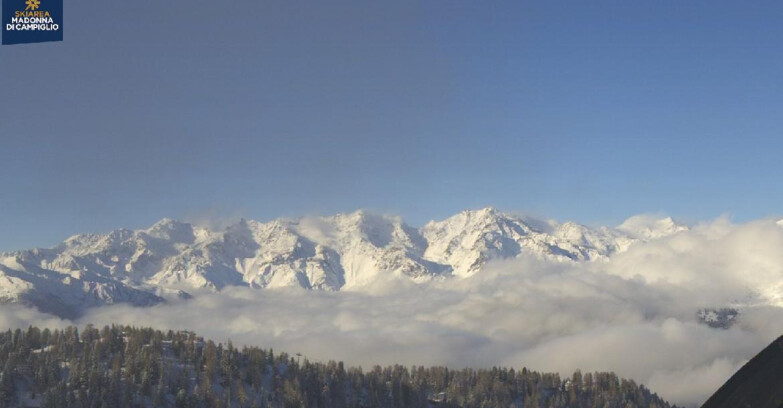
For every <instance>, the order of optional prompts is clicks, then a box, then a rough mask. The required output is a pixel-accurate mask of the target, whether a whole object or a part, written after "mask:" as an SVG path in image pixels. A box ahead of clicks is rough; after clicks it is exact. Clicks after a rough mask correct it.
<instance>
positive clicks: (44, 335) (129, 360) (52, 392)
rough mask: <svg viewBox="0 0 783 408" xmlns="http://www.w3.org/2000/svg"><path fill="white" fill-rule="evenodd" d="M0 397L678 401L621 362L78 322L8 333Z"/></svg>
mask: <svg viewBox="0 0 783 408" xmlns="http://www.w3.org/2000/svg"><path fill="white" fill-rule="evenodd" d="M0 367H2V372H0V407H26V406H29V407H45V408H61V407H62V408H65V407H67V408H72V407H73V408H76V407H78V408H83V407H84V408H86V407H96V408H99V407H106V408H115V407H118V408H124V407H177V408H185V407H205V408H206V407H435V406H437V407H525V408H528V407H541V408H545V407H547V408H548V407H585V408H588V407H589V408H592V407H602V408H615V407H616V408H627V407H650V408H653V407H655V408H664V407H670V405H669V404H667V403H666V402H664V401H662V400H661V399H660V398H658V397H657V396H656V395H655V394H652V393H651V392H650V391H649V390H647V389H646V388H645V387H644V386H641V385H637V384H635V383H634V382H633V381H628V380H622V379H619V378H617V376H616V375H615V374H613V373H587V374H582V373H580V372H576V373H574V374H573V376H572V377H571V378H568V379H562V378H560V376H559V375H557V374H543V373H537V372H534V371H530V370H527V369H524V368H523V369H521V370H518V371H517V370H514V369H508V368H492V369H480V370H474V369H461V370H453V369H448V368H445V367H430V368H425V367H418V366H414V367H410V368H408V367H402V366H399V365H397V366H393V367H379V366H376V367H373V368H371V369H368V370H367V371H363V370H362V369H361V368H352V367H344V366H343V364H342V363H341V362H334V361H329V362H327V363H321V362H312V361H309V360H308V359H307V358H305V357H302V356H297V355H289V354H286V353H275V352H273V350H271V349H261V348H255V347H253V348H248V347H245V348H242V349H239V348H236V347H234V346H233V345H232V344H231V343H230V342H229V343H228V344H215V343H214V342H212V341H210V340H206V341H205V340H204V339H202V338H200V337H198V336H197V335H196V334H195V333H192V332H186V331H176V332H175V331H168V332H162V331H158V330H153V329H149V328H134V327H125V326H112V327H108V326H107V327H104V328H102V329H97V328H95V327H92V326H87V327H85V328H84V329H83V330H82V331H81V332H80V331H79V330H78V329H77V328H75V327H69V328H67V329H64V330H53V331H52V330H49V329H39V328H37V327H30V328H28V329H27V330H18V329H17V330H16V331H10V330H9V331H6V332H4V333H0Z"/></svg>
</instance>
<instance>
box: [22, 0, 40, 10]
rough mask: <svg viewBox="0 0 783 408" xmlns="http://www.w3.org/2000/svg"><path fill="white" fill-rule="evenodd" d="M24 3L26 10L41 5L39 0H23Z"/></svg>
mask: <svg viewBox="0 0 783 408" xmlns="http://www.w3.org/2000/svg"><path fill="white" fill-rule="evenodd" d="M24 4H26V5H27V8H26V9H25V11H26V10H35V9H37V8H38V7H41V0H27V1H25V2H24Z"/></svg>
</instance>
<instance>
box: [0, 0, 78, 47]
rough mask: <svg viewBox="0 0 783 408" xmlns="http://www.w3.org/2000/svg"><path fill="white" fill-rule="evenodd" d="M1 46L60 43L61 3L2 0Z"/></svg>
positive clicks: (61, 36)
mask: <svg viewBox="0 0 783 408" xmlns="http://www.w3.org/2000/svg"><path fill="white" fill-rule="evenodd" d="M2 29H3V44H4V45H6V44H25V43H37V42H46V41H62V40H63V0H3V21H2Z"/></svg>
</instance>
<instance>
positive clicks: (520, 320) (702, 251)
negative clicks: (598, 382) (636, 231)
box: [0, 219, 783, 406]
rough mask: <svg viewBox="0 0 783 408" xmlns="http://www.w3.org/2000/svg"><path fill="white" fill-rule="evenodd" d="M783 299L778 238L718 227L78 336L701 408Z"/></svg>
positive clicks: (230, 304) (143, 320)
mask: <svg viewBox="0 0 783 408" xmlns="http://www.w3.org/2000/svg"><path fill="white" fill-rule="evenodd" d="M781 296H783V227H781V226H780V225H777V224H776V223H775V222H774V221H772V220H761V221H755V222H751V223H746V224H741V225H734V224H732V223H730V222H729V221H728V220H726V219H718V220H715V221H713V222H710V223H705V224H702V225H698V226H696V227H694V228H693V229H692V230H690V231H687V232H681V233H678V234H676V235H673V236H670V237H667V238H663V239H658V240H654V241H651V242H649V243H645V244H637V245H636V246H633V247H631V248H630V249H629V250H628V251H627V252H625V253H622V254H618V255H616V256H615V257H613V258H612V259H611V260H609V261H606V262H594V263H580V264H567V263H553V262H544V261H540V260H536V259H515V260H508V261H495V262H491V263H490V264H488V265H487V267H486V268H485V269H484V270H482V271H481V272H480V273H478V274H476V275H475V276H473V277H470V278H466V279H461V280H456V279H453V280H447V281H438V282H431V283H428V284H414V283H411V282H408V281H405V280H400V279H393V278H390V279H388V280H387V281H383V282H377V283H376V284H375V285H374V286H373V287H371V288H367V290H364V291H361V292H358V291H356V292H340V293H327V292H308V291H304V290H294V289H291V290H254V289H249V288H229V289H225V290H223V291H222V292H220V293H202V294H198V295H197V296H196V298H195V299H193V300H190V301H182V302H175V303H170V304H167V305H160V306H155V307H152V308H146V309H138V308H131V307H127V306H112V307H107V308H101V309H94V310H92V311H91V312H90V313H89V314H88V315H87V316H85V317H84V318H82V319H80V320H79V321H78V322H76V323H77V324H79V325H83V324H85V323H87V322H92V323H95V324H99V325H102V324H110V323H126V324H135V325H144V326H155V327H160V328H167V329H168V328H173V329H177V328H181V329H189V330H195V331H197V332H199V333H201V334H202V335H204V336H207V337H209V338H213V339H215V340H223V341H224V340H227V339H229V338H230V339H231V340H232V341H233V342H234V343H235V344H246V345H261V346H265V347H269V346H271V347H274V348H275V349H278V350H285V351H288V352H291V353H295V352H301V353H303V354H305V355H306V356H307V357H308V358H311V359H315V360H326V359H339V360H343V361H346V362H347V363H350V364H362V365H371V364H376V363H378V364H390V363H401V364H406V365H410V364H417V365H418V364H425V365H430V364H443V365H449V366H451V367H462V366H473V367H486V366H492V365H506V366H513V367H517V368H519V367H522V366H527V367H529V368H533V369H537V370H543V371H558V372H561V373H564V374H570V373H571V372H572V371H573V370H574V369H577V368H579V369H582V370H583V371H593V370H612V371H615V372H617V373H618V374H619V375H621V376H624V377H629V378H633V379H635V380H636V381H637V382H641V383H644V384H645V385H647V386H648V387H649V388H651V389H652V390H654V391H656V392H658V393H659V395H661V396H663V397H664V398H666V399H668V400H669V401H671V402H674V403H677V404H685V405H690V406H695V405H697V404H699V403H701V402H703V401H704V400H705V399H706V398H707V397H708V396H709V395H710V394H711V393H712V392H714V391H715V390H716V389H717V387H719V386H720V385H721V384H722V383H723V382H724V381H725V380H726V379H727V378H728V377H729V376H730V375H731V374H732V373H733V372H734V371H735V370H736V369H737V368H739V367H740V366H741V365H742V364H743V363H744V362H745V361H746V360H747V359H749V358H750V357H752V356H753V355H754V354H755V353H756V352H758V351H759V350H761V349H762V348H763V347H764V346H765V345H766V344H767V343H769V342H770V341H772V340H773V339H774V338H776V337H777V336H779V335H781V334H783V308H780V307H778V306H777V305H779V304H780V301H781V299H783V297H781ZM730 305H735V306H737V307H739V309H740V311H741V314H740V316H739V317H738V320H737V322H736V323H735V324H734V325H733V326H732V327H731V328H730V329H715V328H710V327H709V326H707V325H705V324H703V323H700V322H699V320H698V319H697V316H696V312H697V310H699V309H700V308H705V307H706V308H720V307H724V306H730ZM69 323H71V322H67V321H62V320H59V319H56V318H52V317H51V316H48V315H43V314H40V313H36V312H34V311H31V310H29V309H25V308H21V307H11V306H4V307H3V309H2V313H0V326H3V327H5V326H11V327H12V326H26V325H27V324H40V325H46V326H50V327H51V326H62V325H65V324H69Z"/></svg>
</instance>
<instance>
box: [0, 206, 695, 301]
mask: <svg viewBox="0 0 783 408" xmlns="http://www.w3.org/2000/svg"><path fill="white" fill-rule="evenodd" d="M630 221H633V220H630ZM644 221H645V222H638V220H637V221H633V222H630V224H629V222H626V224H628V225H626V224H623V228H618V229H611V228H605V227H603V228H597V229H594V228H588V227H585V226H583V225H579V224H576V223H573V222H567V223H563V224H558V223H554V222H542V221H537V220H531V219H526V218H524V217H519V216H515V215H511V214H506V213H502V212H499V211H497V210H495V209H493V208H485V209H481V210H476V211H463V212H461V213H459V214H457V215H454V216H452V217H450V218H448V219H445V220H443V221H432V222H430V223H428V224H427V225H425V226H424V227H423V228H421V229H416V228H412V227H410V226H408V225H407V224H405V222H404V221H403V220H402V219H400V218H399V217H395V216H388V215H378V214H373V213H369V212H367V211H361V210H360V211H357V212H354V213H351V214H339V215H335V216H331V217H319V218H301V219H296V220H289V219H278V220H274V221H271V222H266V223H262V222H257V221H252V220H244V219H243V220H241V221H239V222H237V223H235V224H233V225H231V226H229V227H227V228H226V229H224V230H221V231H212V230H209V229H206V228H203V227H198V226H194V225H191V224H188V223H183V222H179V221H174V220H171V219H163V220H161V221H159V222H157V223H156V224H154V225H153V226H151V227H150V228H148V229H145V230H137V231H131V230H126V229H119V230H115V231H112V232H110V233H108V234H86V235H75V236H73V237H71V238H68V239H67V240H65V242H63V243H62V244H60V245H58V246H56V247H54V248H51V249H34V250H28V251H20V252H13V253H7V254H1V255H0V301H3V302H21V303H26V304H32V305H36V306H38V307H39V308H40V309H42V310H45V311H54V312H57V314H60V315H63V316H70V315H77V314H78V313H79V312H80V310H83V308H84V307H91V306H99V305H102V304H111V303H118V302H127V303H131V304H134V305H150V304H155V303H158V302H161V301H163V299H164V298H165V297H167V296H174V295H179V296H186V294H185V293H183V292H181V291H188V290H197V289H202V288H207V289H211V290H220V289H222V288H224V287H226V286H232V285H243V286H250V287H253V288H277V287H289V286H294V287H302V288H305V289H314V290H329V291H337V290H361V288H362V287H364V286H366V285H368V284H372V283H373V282H375V281H376V280H377V279H378V278H380V277H386V276H393V277H399V278H407V279H412V280H414V281H417V282H422V281H427V280H432V279H449V278H459V277H464V276H469V275H472V274H475V273H479V272H480V270H481V268H482V266H483V265H484V264H485V263H486V262H487V261H488V260H491V259H499V258H513V257H517V256H520V255H522V254H526V253H527V254H533V255H535V256H539V257H542V258H547V259H553V260H558V261H564V262H579V261H590V260H596V259H605V258H607V257H609V256H611V255H612V254H614V253H617V252H622V251H624V250H625V249H626V248H628V246H630V245H632V244H633V243H634V242H637V241H639V240H647V239H653V238H657V237H660V236H665V235H668V234H673V233H677V232H678V231H681V230H683V229H684V228H685V227H684V226H680V225H677V224H674V222H673V221H671V219H664V220H660V221H658V220H644ZM629 225H630V226H629ZM640 225H641V226H640Z"/></svg>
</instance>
